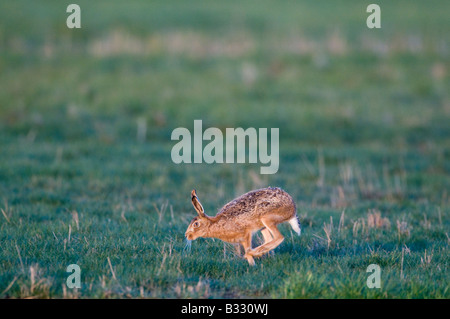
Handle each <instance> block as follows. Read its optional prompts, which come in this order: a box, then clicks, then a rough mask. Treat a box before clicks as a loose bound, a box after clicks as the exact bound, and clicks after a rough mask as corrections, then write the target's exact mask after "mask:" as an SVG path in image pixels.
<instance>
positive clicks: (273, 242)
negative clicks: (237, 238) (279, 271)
mask: <svg viewBox="0 0 450 319" xmlns="http://www.w3.org/2000/svg"><path fill="white" fill-rule="evenodd" d="M261 222H262V223H263V225H264V226H265V227H266V228H265V230H268V231H269V233H270V235H272V237H273V238H272V239H269V238H268V237H267V239H268V240H269V241H266V236H267V233H266V235H265V234H264V233H263V236H264V244H262V245H261V246H258V247H256V248H255V249H252V250H251V251H249V252H248V254H249V255H251V256H253V257H260V256H262V255H264V254H265V253H267V252H269V251H271V250H272V249H274V248H276V247H277V246H278V245H280V244H281V243H282V242H283V240H284V237H283V235H282V234H281V233H280V231H279V230H278V228H277V224H276V223H275V222H273V221H271V220H269V219H261Z"/></svg>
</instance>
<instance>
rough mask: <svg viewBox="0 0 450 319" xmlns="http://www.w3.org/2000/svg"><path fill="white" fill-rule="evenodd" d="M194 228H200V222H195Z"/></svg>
mask: <svg viewBox="0 0 450 319" xmlns="http://www.w3.org/2000/svg"><path fill="white" fill-rule="evenodd" d="M192 226H193V227H195V228H197V227H198V226H200V223H199V222H195V223H193V224H192Z"/></svg>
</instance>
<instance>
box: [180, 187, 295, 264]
mask: <svg viewBox="0 0 450 319" xmlns="http://www.w3.org/2000/svg"><path fill="white" fill-rule="evenodd" d="M191 199H192V204H193V205H194V208H195V210H196V211H197V213H198V216H196V217H195V218H194V219H192V221H191V223H190V224H189V227H188V229H187V230H186V233H185V236H186V239H187V240H189V241H191V240H194V239H197V238H198V237H204V238H206V237H214V238H218V239H221V240H223V241H225V242H228V243H233V244H241V245H242V246H243V248H244V251H245V254H244V258H246V259H247V261H248V263H249V264H250V265H252V266H253V265H255V261H254V259H253V257H260V256H262V255H263V254H265V253H267V252H269V251H271V250H272V249H274V248H275V247H277V246H278V245H280V244H281V242H282V241H283V240H284V237H283V235H282V234H281V233H280V231H279V230H278V228H277V225H278V224H280V223H283V222H286V221H287V222H289V224H290V225H291V227H292V229H293V230H294V231H295V232H296V233H297V234H298V235H300V226H299V223H298V220H297V213H296V206H295V203H294V201H293V200H292V197H291V196H290V195H289V194H288V193H286V192H285V191H283V190H282V189H280V188H277V187H268V188H263V189H258V190H254V191H251V192H248V193H246V194H244V195H242V196H240V197H238V198H236V199H234V200H232V201H231V202H229V203H228V204H226V205H225V206H224V207H223V208H222V209H221V210H220V212H219V213H218V214H217V215H216V216H214V217H210V216H207V215H206V214H205V211H204V209H203V206H202V204H201V203H200V201H199V200H198V197H197V194H196V192H195V189H194V190H193V191H192V192H191ZM258 230H261V233H262V235H263V238H264V243H263V244H262V245H260V246H258V247H256V248H252V234H253V233H255V232H256V231H258Z"/></svg>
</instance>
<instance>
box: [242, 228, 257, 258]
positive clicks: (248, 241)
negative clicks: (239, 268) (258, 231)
mask: <svg viewBox="0 0 450 319" xmlns="http://www.w3.org/2000/svg"><path fill="white" fill-rule="evenodd" d="M241 244H242V247H244V258H245V259H247V261H248V263H249V265H250V266H254V265H255V260H254V259H253V257H252V255H250V254H249V253H250V252H251V250H252V233H251V232H250V233H248V234H246V235H245V238H244V240H243V241H242V242H241Z"/></svg>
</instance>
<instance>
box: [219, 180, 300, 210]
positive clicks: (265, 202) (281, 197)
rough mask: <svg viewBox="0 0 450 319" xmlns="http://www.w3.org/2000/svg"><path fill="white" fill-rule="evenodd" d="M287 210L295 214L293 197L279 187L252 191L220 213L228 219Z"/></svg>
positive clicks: (233, 201) (235, 200)
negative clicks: (282, 209)
mask: <svg viewBox="0 0 450 319" xmlns="http://www.w3.org/2000/svg"><path fill="white" fill-rule="evenodd" d="M281 208H285V209H286V210H293V211H294V212H295V204H294V201H293V200H292V197H291V196H290V195H289V194H288V193H286V192H285V191H284V190H282V189H281V188H278V187H268V188H262V189H257V190H253V191H250V192H248V193H245V194H244V195H241V196H239V197H238V198H236V199H234V200H232V201H231V202H229V203H228V204H226V205H225V206H224V207H223V208H222V209H221V210H220V212H219V214H220V215H227V217H232V216H238V215H239V216H241V215H255V214H257V215H264V214H265V213H268V212H272V211H274V210H277V209H281Z"/></svg>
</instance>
